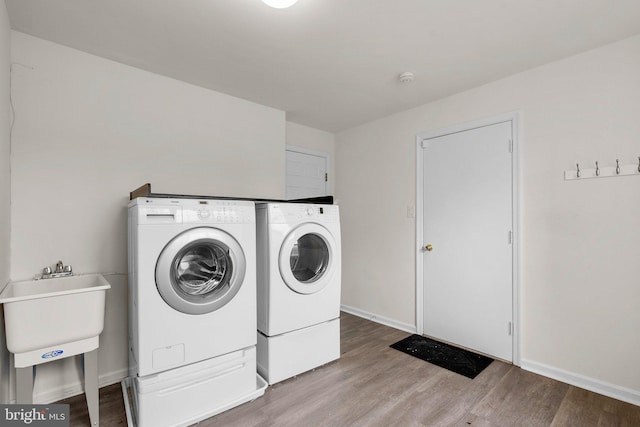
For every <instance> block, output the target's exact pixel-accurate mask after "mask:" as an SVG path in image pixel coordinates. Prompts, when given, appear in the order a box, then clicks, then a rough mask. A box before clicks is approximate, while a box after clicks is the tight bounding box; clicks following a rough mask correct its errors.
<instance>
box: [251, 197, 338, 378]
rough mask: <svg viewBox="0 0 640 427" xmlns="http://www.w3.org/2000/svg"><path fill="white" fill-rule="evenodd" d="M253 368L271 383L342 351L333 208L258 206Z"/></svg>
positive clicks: (336, 226)
mask: <svg viewBox="0 0 640 427" xmlns="http://www.w3.org/2000/svg"><path fill="white" fill-rule="evenodd" d="M256 224H257V230H258V234H257V245H258V372H259V373H260V375H261V376H262V377H263V378H265V379H266V380H267V382H268V383H269V384H274V383H276V382H279V381H282V380H284V379H287V378H290V377H292V376H294V375H297V374H300V373H302V372H305V371H308V370H310V369H313V368H315V367H318V366H320V365H323V364H325V363H328V362H330V361H332V360H335V359H338V358H339V357H340V319H339V317H340V288H341V242H340V216H339V210H338V206H335V205H315V204H295V203H265V204H258V205H257V206H256Z"/></svg>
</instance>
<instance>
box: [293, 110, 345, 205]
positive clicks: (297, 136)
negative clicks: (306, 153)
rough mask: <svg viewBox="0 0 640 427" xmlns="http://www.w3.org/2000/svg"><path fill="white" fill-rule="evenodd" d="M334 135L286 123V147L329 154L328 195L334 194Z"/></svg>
mask: <svg viewBox="0 0 640 427" xmlns="http://www.w3.org/2000/svg"><path fill="white" fill-rule="evenodd" d="M335 139H336V137H335V135H334V134H332V133H331V132H326V131H323V130H319V129H315V128H312V127H309V126H304V125H299V124H297V123H293V122H287V125H286V141H287V145H293V146H295V147H301V148H306V149H309V150H315V151H321V152H323V153H327V154H329V170H328V171H327V172H328V173H329V187H330V192H329V194H331V195H333V194H334V192H335V182H336V180H335V164H336V162H335Z"/></svg>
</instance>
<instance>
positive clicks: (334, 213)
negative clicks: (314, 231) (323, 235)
mask: <svg viewBox="0 0 640 427" xmlns="http://www.w3.org/2000/svg"><path fill="white" fill-rule="evenodd" d="M263 206H264V205H263ZM266 206H267V209H268V215H269V223H271V224H292V223H298V222H305V221H315V222H320V223H330V222H339V221H340V215H339V212H338V206H337V205H311V204H304V203H269V204H267V205H266ZM258 207H259V208H260V207H261V206H260V205H259V206H258Z"/></svg>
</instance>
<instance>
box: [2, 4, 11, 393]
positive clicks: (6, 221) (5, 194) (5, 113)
mask: <svg viewBox="0 0 640 427" xmlns="http://www.w3.org/2000/svg"><path fill="white" fill-rule="evenodd" d="M10 53H11V31H10V29H9V18H8V16H7V8H6V6H5V3H4V1H3V2H0V289H2V288H4V286H5V285H6V284H7V283H8V282H9V278H10V268H9V267H10V260H11V256H10V236H11V151H10V143H11V141H10V140H9V137H10V135H9V128H10V126H11V112H10V109H9V89H10V69H11V65H10V62H11V58H10ZM8 360H9V355H8V353H7V349H6V344H5V338H4V316H3V312H2V307H1V306H0V403H4V402H7V399H8V398H9V397H8V385H9V381H8V374H9V371H8V369H9V363H8Z"/></svg>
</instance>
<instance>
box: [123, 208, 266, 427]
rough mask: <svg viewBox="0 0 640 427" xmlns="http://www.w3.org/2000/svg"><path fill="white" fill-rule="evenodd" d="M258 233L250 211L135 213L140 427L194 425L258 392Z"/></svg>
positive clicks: (134, 335)
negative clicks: (256, 329)
mask: <svg viewBox="0 0 640 427" xmlns="http://www.w3.org/2000/svg"><path fill="white" fill-rule="evenodd" d="M255 233H256V227H255V205H254V203H253V202H249V201H230V200H199V199H168V198H165V199H163V198H137V199H134V200H133V201H131V203H130V204H129V292H130V294H129V341H130V346H129V353H130V355H129V359H130V360H129V365H130V366H129V372H130V376H131V377H132V378H133V388H134V389H135V391H136V392H135V399H136V400H137V402H136V406H137V412H138V414H137V417H138V420H137V424H138V425H139V426H144V425H149V426H160V425H182V424H184V423H192V422H194V421H197V420H198V419H201V418H202V417H204V416H207V415H208V416H210V415H211V414H212V412H215V411H217V410H218V409H219V408H223V407H228V406H229V404H230V403H232V402H235V401H239V400H242V398H243V396H246V395H248V394H250V393H253V392H255V391H256V350H255V345H256V335H255V327H256V268H255V265H256V258H255V253H256V234H255ZM221 389H224V390H225V392H224V393H220V390H221ZM207 396H208V397H207ZM194 402H196V403H197V405H196V404H194ZM181 423H182V424H181Z"/></svg>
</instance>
